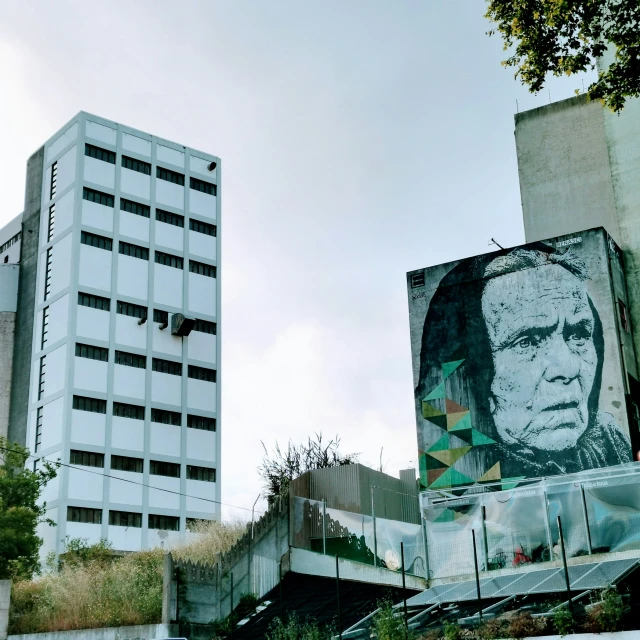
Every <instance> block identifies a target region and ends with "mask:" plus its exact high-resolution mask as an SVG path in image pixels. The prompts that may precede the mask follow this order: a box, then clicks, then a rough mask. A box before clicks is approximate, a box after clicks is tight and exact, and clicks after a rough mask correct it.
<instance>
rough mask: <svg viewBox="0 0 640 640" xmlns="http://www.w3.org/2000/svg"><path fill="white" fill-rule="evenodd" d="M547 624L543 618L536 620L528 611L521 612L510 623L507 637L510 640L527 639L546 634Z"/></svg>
mask: <svg viewBox="0 0 640 640" xmlns="http://www.w3.org/2000/svg"><path fill="white" fill-rule="evenodd" d="M546 626H547V623H546V621H545V620H543V619H542V618H534V617H533V616H532V615H531V614H530V613H529V612H528V611H520V612H519V613H517V614H516V615H515V616H514V617H513V618H512V619H511V620H510V621H509V626H508V628H507V635H508V636H509V637H510V638H526V637H528V636H538V635H541V634H542V633H544V631H545V629H546Z"/></svg>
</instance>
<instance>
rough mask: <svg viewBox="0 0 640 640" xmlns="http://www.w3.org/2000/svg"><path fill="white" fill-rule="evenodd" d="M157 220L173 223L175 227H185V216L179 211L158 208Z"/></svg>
mask: <svg viewBox="0 0 640 640" xmlns="http://www.w3.org/2000/svg"><path fill="white" fill-rule="evenodd" d="M156 220H158V221H159V222H165V223H166V224H172V225H173V226H174V227H184V216H179V215H178V214H177V213H170V212H169V211H164V210H163V209H156Z"/></svg>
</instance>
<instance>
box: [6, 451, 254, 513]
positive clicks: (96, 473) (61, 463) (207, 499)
mask: <svg viewBox="0 0 640 640" xmlns="http://www.w3.org/2000/svg"><path fill="white" fill-rule="evenodd" d="M0 451H9V452H13V453H18V454H21V455H22V454H23V452H22V451H19V450H18V449H11V448H10V447H1V446H0ZM33 457H35V456H32V455H29V456H28V458H33ZM43 459H44V460H46V458H40V460H43ZM46 462H48V463H50V464H54V465H56V466H58V467H68V468H69V469H76V470H77V471H84V472H86V473H92V474H93V475H96V476H103V477H104V478H112V479H113V480H119V481H120V482H128V483H129V484H136V485H139V486H141V487H147V488H149V489H154V490H155V491H164V492H165V493H171V494H173V495H176V496H185V498H193V499H194V500H203V501H204V502H212V503H213V504H219V505H220V506H221V507H230V508H231V509H242V510H243V511H252V509H249V508H247V507H237V506H235V505H233V504H227V503H226V502H220V501H219V500H211V498H200V497H199V496H191V495H189V494H188V493H181V492H180V491H172V490H171V489H162V488H161V487H154V486H153V485H150V484H145V483H144V482H136V481H135V480H127V479H126V478H119V477H118V476H112V475H109V474H108V473H104V472H102V473H101V472H100V471H91V470H90V469H85V468H83V467H77V466H75V465H73V464H67V463H65V462H60V461H59V460H58V461H53V460H46ZM256 511H258V513H266V511H260V510H259V509H256Z"/></svg>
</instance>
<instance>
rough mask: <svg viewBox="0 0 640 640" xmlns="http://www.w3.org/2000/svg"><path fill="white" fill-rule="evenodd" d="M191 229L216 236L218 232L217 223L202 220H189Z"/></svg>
mask: <svg viewBox="0 0 640 640" xmlns="http://www.w3.org/2000/svg"><path fill="white" fill-rule="evenodd" d="M189 229H191V231H197V232H198V233H204V234H205V235H206V236H216V235H217V234H218V230H217V228H216V225H215V224H209V223H208V222H200V220H189Z"/></svg>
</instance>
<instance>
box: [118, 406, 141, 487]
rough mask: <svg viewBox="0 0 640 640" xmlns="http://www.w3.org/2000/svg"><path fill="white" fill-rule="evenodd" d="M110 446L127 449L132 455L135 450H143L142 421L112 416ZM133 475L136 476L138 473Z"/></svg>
mask: <svg viewBox="0 0 640 640" xmlns="http://www.w3.org/2000/svg"><path fill="white" fill-rule="evenodd" d="M129 404H134V403H133V402H130V403H129ZM111 446H112V447H114V448H115V449H122V450H125V451H126V450H129V451H131V452H132V455H133V456H134V457H135V454H136V453H137V452H140V451H144V421H143V420H133V419H132V418H119V417H117V416H112V418H111ZM118 473H120V472H118ZM134 475H135V476H136V477H137V475H138V474H134Z"/></svg>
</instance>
